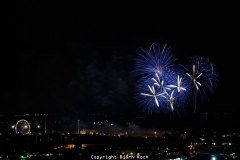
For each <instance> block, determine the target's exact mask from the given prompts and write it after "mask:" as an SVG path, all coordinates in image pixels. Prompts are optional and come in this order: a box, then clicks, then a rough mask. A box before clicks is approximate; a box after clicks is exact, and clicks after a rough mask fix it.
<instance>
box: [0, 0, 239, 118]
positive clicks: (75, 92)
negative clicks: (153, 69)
mask: <svg viewBox="0 0 240 160" xmlns="http://www.w3.org/2000/svg"><path fill="white" fill-rule="evenodd" d="M218 3H219V4H203V3H198V4H197V3H195V4H188V3H183V4H182V3H181V4H180V3H179V4H167V3H163V2H159V3H156V4H155V3H149V4H148V3H142V4H141V3H139V2H138V3H135V4H129V3H117V2H116V3H112V4H111V3H108V4H107V3H106V4H104V3H99V4H95V3H92V4H91V3H88V4H87V3H73V4H70V3H59V2H57V3H43V2H41V3H36V2H32V1H22V2H12V3H8V4H4V5H3V7H4V8H5V9H4V14H3V15H2V16H3V17H4V18H3V21H1V26H4V29H2V30H1V32H2V34H1V35H3V36H2V37H3V41H4V43H2V52H1V65H2V67H1V75H2V76H1V79H2V80H3V81H2V83H1V84H2V85H1V107H0V111H1V112H2V113H10V112H11V113H19V112H21V113H27V112H28V113H35V112H104V113H109V114H116V115H121V114H126V115H131V114H135V113H137V112H139V111H138V109H137V106H136V103H135V102H134V100H133V94H134V89H135V83H136V80H135V78H134V76H133V74H132V69H133V65H134V59H135V58H136V56H137V53H141V52H142V51H141V49H140V48H144V47H147V46H149V45H151V44H152V43H153V42H159V43H161V44H166V43H167V44H168V45H169V46H171V50H172V52H173V53H174V54H175V55H176V57H178V58H179V61H180V62H184V63H187V62H188V61H189V57H190V56H195V55H198V56H204V57H207V58H209V59H210V61H212V62H213V63H214V64H215V65H216V68H217V69H218V72H219V74H220V84H219V88H218V89H217V90H216V92H215V94H214V95H210V97H209V98H210V104H206V105H204V106H202V107H201V108H199V112H201V111H202V110H204V112H205V111H206V110H211V111H214V112H230V111H235V112H239V110H240V109H239V108H240V107H239V103H238V98H239V96H238V90H239V89H240V88H239V85H238V84H239V83H238V68H239V58H238V52H239V51H238V49H239V46H238V44H239V36H238V35H239V34H238V32H239V17H238V15H239V14H237V10H236V8H235V6H236V4H223V3H222V4H220V2H218Z"/></svg>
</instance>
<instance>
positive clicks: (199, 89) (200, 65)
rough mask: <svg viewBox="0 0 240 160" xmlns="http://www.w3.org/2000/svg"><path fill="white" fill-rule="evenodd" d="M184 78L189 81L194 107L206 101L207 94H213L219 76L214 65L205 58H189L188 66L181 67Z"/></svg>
mask: <svg viewBox="0 0 240 160" xmlns="http://www.w3.org/2000/svg"><path fill="white" fill-rule="evenodd" d="M183 69H184V72H185V73H186V77H187V78H188V79H189V80H190V85H191V87H190V92H191V93H192V95H193V96H192V97H191V100H192V102H193V103H194V106H195V112H196V107H197V105H200V104H202V103H203V102H205V101H208V94H209V93H211V94H212V93H214V91H215V89H216V88H217V87H218V82H219V74H218V72H217V69H216V67H215V65H214V63H212V62H210V60H209V59H208V58H205V57H198V56H195V57H190V65H188V66H186V67H183Z"/></svg>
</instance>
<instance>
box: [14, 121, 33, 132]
mask: <svg viewBox="0 0 240 160" xmlns="http://www.w3.org/2000/svg"><path fill="white" fill-rule="evenodd" d="M15 131H16V134H23V135H26V134H30V133H31V132H30V123H29V122H28V121H27V120H25V119H21V120H19V121H18V122H17V123H16V125H15Z"/></svg>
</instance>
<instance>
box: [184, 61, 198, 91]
mask: <svg viewBox="0 0 240 160" xmlns="http://www.w3.org/2000/svg"><path fill="white" fill-rule="evenodd" d="M197 74H198V71H196V67H195V65H193V74H192V75H190V74H189V73H186V75H187V76H189V77H190V78H191V80H193V83H194V85H195V86H196V89H197V90H199V87H200V86H201V83H200V82H198V81H197V79H198V78H199V77H200V76H201V75H202V73H200V74H199V75H197Z"/></svg>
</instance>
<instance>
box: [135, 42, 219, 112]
mask: <svg viewBox="0 0 240 160" xmlns="http://www.w3.org/2000/svg"><path fill="white" fill-rule="evenodd" d="M142 50H143V54H138V58H137V59H136V63H135V68H134V74H135V76H136V77H137V85H136V94H135V96H134V98H135V100H136V101H137V104H138V106H139V108H140V109H141V110H142V111H147V112H148V113H152V112H167V113H173V114H175V113H178V114H179V113H180V111H182V110H185V109H186V107H187V106H192V105H190V104H194V107H195V112H196V106H197V104H201V103H203V102H204V101H205V100H207V97H208V93H213V92H214V90H215V88H216V87H217V84H218V77H219V75H218V73H217V72H216V68H215V66H214V64H213V63H211V62H210V61H209V59H208V58H204V57H198V56H196V57H190V65H186V66H185V65H182V64H176V63H175V61H176V60H177V58H176V57H175V55H174V54H173V53H172V52H171V51H170V49H169V47H167V45H164V46H161V45H160V44H159V43H153V44H152V45H151V46H149V47H148V48H147V49H142Z"/></svg>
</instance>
